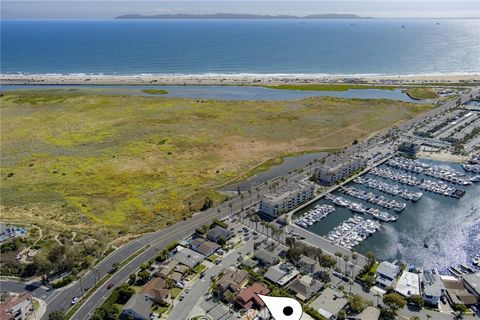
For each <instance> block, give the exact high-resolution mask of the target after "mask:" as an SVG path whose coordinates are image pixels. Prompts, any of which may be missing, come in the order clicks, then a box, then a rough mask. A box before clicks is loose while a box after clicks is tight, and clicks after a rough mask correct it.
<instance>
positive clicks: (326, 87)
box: [265, 84, 396, 91]
mask: <svg viewBox="0 0 480 320" xmlns="http://www.w3.org/2000/svg"><path fill="white" fill-rule="evenodd" d="M265 88H268V89H281V90H306V91H347V90H350V89H358V90H362V89H380V90H394V89H396V87H395V86H381V85H379V86H377V85H363V84H281V85H277V86H265Z"/></svg>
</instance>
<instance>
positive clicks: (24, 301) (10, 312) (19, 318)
mask: <svg viewBox="0 0 480 320" xmlns="http://www.w3.org/2000/svg"><path fill="white" fill-rule="evenodd" d="M32 313H33V298H32V295H31V294H29V293H27V292H25V293H22V294H19V295H12V296H10V297H8V298H7V299H6V300H5V301H4V302H2V303H0V319H2V320H25V319H27V318H28V317H30V315H31V314H32Z"/></svg>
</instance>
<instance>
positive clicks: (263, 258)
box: [254, 248, 279, 266]
mask: <svg viewBox="0 0 480 320" xmlns="http://www.w3.org/2000/svg"><path fill="white" fill-rule="evenodd" d="M254 257H255V259H257V261H258V262H259V263H260V264H262V265H264V266H271V265H274V264H277V263H278V261H279V259H278V256H277V255H275V251H274V250H272V251H268V250H266V249H264V248H260V249H257V250H255V253H254Z"/></svg>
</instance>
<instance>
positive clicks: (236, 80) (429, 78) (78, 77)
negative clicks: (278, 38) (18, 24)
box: [0, 74, 480, 85]
mask: <svg viewBox="0 0 480 320" xmlns="http://www.w3.org/2000/svg"><path fill="white" fill-rule="evenodd" d="M473 81H477V82H478V81H480V74H437V75H435V74H425V75H399V76H380V75H358V76H356V75H352V76H346V75H338V76H336V75H313V74H301V75H296V74H262V75H259V74H228V75H223V74H199V75H148V74H147V75H87V74H71V75H60V74H42V75H21V74H18V75H13V74H1V75H0V83H1V84H2V85H19V84H46V85H47V84H48V85H52V84H62V85H70V84H71V85H80V84H83V85H85V84H90V85H147V84H148V85H152V84H153V85H154V84H159V85H160V84H165V85H276V84H315V83H370V84H379V85H385V84H396V85H398V84H402V85H408V84H421V83H458V82H473Z"/></svg>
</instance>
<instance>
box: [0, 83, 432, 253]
mask: <svg viewBox="0 0 480 320" xmlns="http://www.w3.org/2000/svg"><path fill="white" fill-rule="evenodd" d="M432 107H433V106H431V105H424V104H422V105H418V104H411V103H404V102H398V101H390V100H358V99H340V98H329V97H315V98H309V99H304V100H299V101H220V100H196V99H181V98H167V97H140V96H123V95H103V94H101V95H96V94H86V93H79V92H68V91H55V92H53V91H22V92H20V91H17V92H5V93H4V95H3V96H2V97H1V109H0V111H1V138H0V143H1V147H2V154H1V161H2V167H1V179H2V183H1V189H0V191H1V194H2V198H1V210H2V216H3V217H5V219H4V220H5V222H7V223H21V224H23V225H27V226H30V225H36V226H38V227H39V228H40V229H41V230H42V231H43V235H44V237H45V239H41V241H39V242H38V244H39V249H40V250H43V249H45V250H49V249H50V248H53V247H55V246H56V244H58V241H60V242H61V241H64V242H66V243H67V245H69V246H71V245H72V244H75V243H77V242H78V243H79V244H80V243H84V241H87V240H88V239H89V238H95V239H97V238H99V237H100V234H101V235H102V236H101V238H102V240H101V241H102V242H105V243H108V242H111V241H113V240H115V241H114V243H121V242H123V241H126V240H128V239H129V238H130V237H131V236H134V235H137V234H140V233H143V232H148V231H152V230H156V229H158V228H161V227H163V226H166V225H168V224H172V223H175V222H176V221H179V220H181V219H185V218H188V217H189V216H191V214H192V213H193V212H195V211H197V210H199V209H200V208H202V206H203V205H204V203H205V199H206V198H207V197H208V198H210V199H211V200H212V201H213V205H215V204H218V203H220V202H222V201H224V199H225V196H224V195H221V194H220V193H218V192H217V191H216V190H217V189H218V188H219V187H220V186H222V185H225V184H227V183H229V182H231V181H234V180H236V179H238V178H239V177H241V178H246V177H248V176H250V175H252V174H253V173H255V172H258V170H267V169H268V168H269V166H270V165H272V164H274V163H278V162H279V161H280V160H279V159H280V156H281V155H286V154H295V153H302V152H306V151H313V150H315V151H321V150H333V149H338V148H342V147H344V146H347V145H350V144H351V143H352V141H353V140H355V139H362V138H365V137H367V136H369V135H371V134H372V133H374V132H377V131H381V130H384V129H386V128H388V127H391V126H393V125H395V124H397V123H399V122H402V121H405V120H407V119H410V118H413V117H415V116H417V115H418V114H420V113H422V112H425V111H427V110H429V109H431V108H432ZM65 231H66V232H70V233H68V234H66V233H65V234H63V235H61V236H60V234H62V233H63V232H65ZM86 239H87V240H86ZM42 243H43V244H45V246H42V245H41V244H42ZM95 255H97V253H95Z"/></svg>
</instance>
